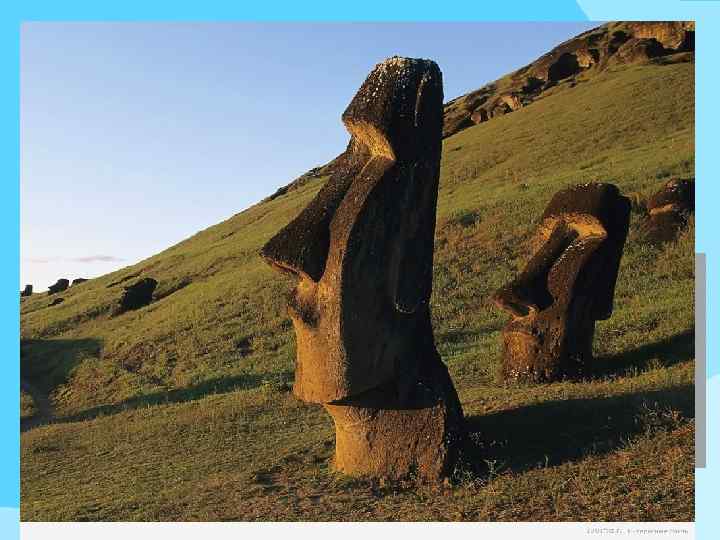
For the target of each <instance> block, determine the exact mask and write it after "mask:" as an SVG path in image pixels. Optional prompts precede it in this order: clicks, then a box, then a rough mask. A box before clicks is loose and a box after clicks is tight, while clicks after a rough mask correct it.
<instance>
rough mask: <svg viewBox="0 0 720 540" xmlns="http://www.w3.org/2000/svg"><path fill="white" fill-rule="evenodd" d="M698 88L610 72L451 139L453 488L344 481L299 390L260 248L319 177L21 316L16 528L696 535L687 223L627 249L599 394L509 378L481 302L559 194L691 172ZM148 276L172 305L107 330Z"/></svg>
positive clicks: (448, 290)
mask: <svg viewBox="0 0 720 540" xmlns="http://www.w3.org/2000/svg"><path fill="white" fill-rule="evenodd" d="M693 78H694V74H693V65H692V64H672V65H666V66H659V65H648V66H633V67H628V68H625V69H621V70H617V71H611V72H606V73H603V74H601V75H598V76H597V77H595V78H593V79H591V80H587V81H584V82H580V83H579V84H578V85H577V86H576V87H575V88H573V89H562V90H561V91H558V92H556V93H552V94H551V95H548V96H547V97H544V98H543V99H541V100H538V101H537V102H535V103H533V104H531V105H530V106H528V107H526V108H524V109H521V110H519V111H516V112H514V113H512V114H510V115H507V116H503V117H500V118H497V119H494V120H492V121H490V122H487V123H483V124H481V125H478V126H475V127H472V128H469V129H467V130H465V131H462V132H460V133H458V134H457V135H455V136H453V137H450V138H448V139H446V140H445V142H444V152H443V162H442V173H441V174H442V176H441V188H440V197H439V203H438V227H437V233H436V249H435V269H434V289H433V297H432V306H433V325H434V329H435V335H436V339H437V342H438V348H439V351H440V353H441V355H442V357H443V359H444V360H445V362H446V363H447V364H448V366H449V369H450V372H451V375H452V377H453V380H454V382H455V385H456V387H457V389H458V392H459V395H460V398H461V401H462V403H463V407H464V410H465V413H466V416H467V417H468V422H469V426H470V431H471V433H472V437H471V438H472V440H473V441H474V446H473V447H472V449H469V450H468V454H467V455H466V459H465V462H464V463H463V465H462V466H461V467H460V468H459V469H458V471H457V478H456V483H455V485H453V486H451V487H447V488H444V489H442V490H440V491H437V490H432V489H429V488H415V487H412V486H410V485H401V484H393V485H380V484H377V483H375V482H371V481H367V480H356V479H349V478H346V477H343V476H341V475H339V474H337V473H335V472H333V471H332V469H331V467H330V458H331V456H332V444H333V428H332V421H331V419H330V418H329V417H328V416H327V415H326V414H325V413H324V412H323V410H322V408H320V407H317V406H312V405H307V404H303V403H300V402H298V401H297V400H295V399H294V398H293V397H292V395H291V394H290V393H289V392H288V386H289V385H291V384H292V378H293V358H294V353H295V348H294V347H295V343H294V334H293V332H292V328H291V325H290V323H289V320H288V318H287V316H286V315H285V306H284V303H285V301H284V297H285V295H286V294H287V292H288V291H289V289H290V287H291V281H290V280H288V279H286V278H283V277H281V276H279V275H278V274H276V273H275V272H273V271H272V270H271V269H270V268H269V267H267V266H266V265H265V264H264V263H263V262H262V261H261V260H260V258H259V257H258V255H257V251H258V249H259V248H260V246H261V245H262V244H263V243H264V242H265V241H266V240H267V239H268V238H269V237H270V236H271V235H272V234H274V233H275V232H276V231H277V230H278V229H279V228H280V227H281V226H283V225H284V224H285V223H287V222H288V221H289V220H290V219H292V218H293V217H294V216H295V215H296V214H297V213H298V212H299V211H300V210H301V209H302V208H303V207H304V206H305V205H306V204H307V202H308V201H309V200H310V199H311V198H312V197H313V196H314V194H315V193H316V192H317V190H318V189H319V188H320V186H321V185H322V182H323V181H324V179H322V178H321V179H317V180H313V181H310V182H308V183H307V184H306V185H304V186H302V187H300V188H299V189H298V190H295V191H291V192H288V193H287V194H286V195H283V196H281V197H278V198H276V199H274V200H272V201H268V202H264V203H262V204H258V205H256V206H254V207H252V208H250V209H248V210H246V211H244V212H241V213H240V214H237V215H236V216H233V217H232V218H230V219H229V220H227V221H225V222H223V223H220V224H219V225H216V226H214V227H210V228H208V229H206V230H204V231H201V232H199V233H197V234H196V235H194V236H193V237H191V238H189V239H187V240H185V241H184V242H181V243H180V244H177V245H176V246H173V247H171V248H170V249H168V250H165V251H164V252H162V253H159V254H158V255H156V256H154V257H152V258H150V259H147V260H145V261H142V262H140V263H138V264H137V265H134V266H132V267H128V268H125V269H122V270H120V271H117V272H114V273H112V274H109V275H107V276H104V277H101V278H97V279H93V280H91V281H88V282H86V283H84V284H82V285H80V286H78V287H77V288H71V289H69V290H68V291H67V292H65V293H63V297H64V298H65V302H64V303H63V304H60V305H58V306H55V307H52V308H50V307H47V304H48V299H47V297H46V296H45V295H40V294H36V295H33V296H32V297H30V298H27V299H24V300H23V301H22V304H21V320H22V340H23V342H22V347H21V351H22V353H21V369H22V376H23V377H24V378H25V379H26V380H27V381H29V382H31V383H32V384H33V385H34V386H35V387H36V388H39V389H42V390H43V391H45V392H47V393H48V394H49V395H50V397H51V399H52V404H53V408H54V414H55V417H56V423H54V424H52V425H48V426H43V427H37V428H34V429H31V430H28V431H26V432H24V433H23V435H22V460H21V464H22V505H21V512H22V518H23V519H24V520H82V519H91V520H198V519H199V520H215V519H217V520H223V519H236V520H252V519H279V520H286V519H287V520H383V519H404V520H434V519H440V520H457V519H479V520H503V519H512V520H515V519H517V520H573V521H574V520H604V519H607V520H657V521H672V520H692V519H693V514H694V505H693V492H694V486H693V459H694V458H693V452H694V445H693V422H692V419H693V417H694V411H693V370H694V352H693V346H692V331H693V282H694V268H693V251H694V242H693V237H694V228H693V227H692V225H691V226H690V228H689V229H688V231H687V232H685V233H684V234H683V235H682V236H681V237H680V238H679V239H678V241H677V242H675V243H672V244H669V245H666V246H663V247H659V248H653V247H650V246H647V245H644V244H643V243H642V242H641V241H640V239H639V238H638V237H637V235H636V234H635V233H634V232H631V234H630V236H629V239H628V242H627V244H626V248H625V254H624V256H623V260H622V264H621V268H620V277H619V280H618V286H617V291H616V295H615V312H614V314H613V316H612V318H610V319H609V320H607V321H603V322H601V323H599V324H598V327H597V332H596V339H595V349H596V351H595V352H596V355H597V356H598V365H597V370H596V371H597V375H596V376H595V377H594V378H593V379H591V380H587V381H584V382H572V383H571V382H565V383H557V384H551V385H541V386H535V387H528V386H504V385H502V384H500V383H499V382H498V380H497V375H496V374H497V371H498V367H499V360H500V358H499V341H498V340H499V332H500V329H501V328H502V326H503V325H504V323H505V320H506V316H505V315H504V314H502V313H500V312H498V311H497V310H495V309H494V308H492V307H491V306H490V304H489V302H488V299H489V297H490V294H491V293H492V291H493V290H495V289H496V288H497V287H498V286H500V285H501V284H503V283H504V282H506V281H507V280H508V279H509V278H510V277H511V276H512V275H513V274H514V273H515V272H517V271H518V270H519V269H520V268H521V267H522V265H523V262H524V260H525V259H526V257H527V255H528V254H527V250H526V242H527V239H528V237H529V234H530V233H531V232H532V230H533V227H534V224H535V223H536V220H537V218H538V217H539V215H540V213H541V212H542V209H543V208H544V206H545V205H546V204H547V202H548V200H549V199H550V197H551V196H552V194H553V193H555V192H556V191H557V190H559V189H561V188H563V187H565V186H568V185H571V184H576V183H582V182H588V181H609V182H614V183H616V184H618V185H619V186H620V188H621V189H622V191H623V192H624V193H626V194H628V195H633V196H634V197H635V198H638V199H639V198H642V197H643V196H645V195H647V194H650V193H652V192H653V191H654V190H656V189H657V188H658V187H659V185H660V184H661V183H662V182H663V181H664V180H665V179H666V178H667V177H670V176H672V175H681V176H694V172H693V163H694V147H693V129H694V126H693V116H694V110H693V94H694V86H693ZM639 219H641V214H640V213H639V212H633V215H632V224H631V227H635V226H636V224H637V222H638V220H639ZM138 275H142V276H150V277H154V278H155V279H157V280H158V281H159V286H158V291H157V294H158V296H160V297H162V298H160V299H158V300H157V301H156V302H153V303H152V304H151V305H150V306H148V307H146V308H143V309H141V310H138V311H135V312H129V313H125V314H123V315H121V316H118V317H111V316H110V310H111V307H112V305H113V304H114V303H115V302H116V301H117V299H118V298H119V295H120V293H121V290H122V286H123V284H120V283H117V282H118V281H120V280H121V279H122V278H125V277H128V276H138ZM130 279H134V278H130ZM114 283H117V284H115V285H112V284H114ZM110 285H112V286H110ZM70 488H71V489H70Z"/></svg>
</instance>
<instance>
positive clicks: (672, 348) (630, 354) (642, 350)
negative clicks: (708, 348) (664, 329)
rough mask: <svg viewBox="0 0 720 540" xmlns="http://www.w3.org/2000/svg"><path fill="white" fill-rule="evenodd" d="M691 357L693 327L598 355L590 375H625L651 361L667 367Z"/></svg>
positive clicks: (693, 337)
mask: <svg viewBox="0 0 720 540" xmlns="http://www.w3.org/2000/svg"><path fill="white" fill-rule="evenodd" d="M691 358H695V329H694V328H691V329H690V330H687V331H685V332H681V333H680V334H675V335H674V336H671V337H669V338H666V339H663V340H660V341H658V342H656V343H649V344H647V345H642V346H640V347H637V348H635V349H631V350H629V351H624V352H622V353H620V354H614V355H611V356H604V357H603V356H600V357H598V358H597V360H596V362H595V366H594V369H593V373H592V376H593V377H607V376H608V375H625V374H627V372H628V371H631V370H632V369H638V370H641V371H642V370H645V369H647V368H648V367H649V366H650V363H651V362H652V361H655V362H659V363H660V364H661V365H662V367H669V366H672V365H675V364H678V363H680V362H682V361H685V360H689V359H691Z"/></svg>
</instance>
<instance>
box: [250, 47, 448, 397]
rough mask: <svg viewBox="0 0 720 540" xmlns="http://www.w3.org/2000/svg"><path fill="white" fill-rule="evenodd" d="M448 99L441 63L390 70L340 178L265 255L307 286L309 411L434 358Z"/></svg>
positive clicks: (300, 379)
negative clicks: (438, 214)
mask: <svg viewBox="0 0 720 540" xmlns="http://www.w3.org/2000/svg"><path fill="white" fill-rule="evenodd" d="M442 100H443V94H442V76H441V74H440V70H439V69H438V68H437V65H436V64H434V63H433V62H428V61H423V60H413V59H404V58H392V59H390V60H388V61H386V62H384V63H382V64H379V65H378V66H377V67H376V68H375V70H373V72H372V73H371V74H370V75H369V76H368V78H367V80H366V81H365V83H364V84H363V86H362V87H361V88H360V90H359V91H358V93H357V94H356V96H355V97H354V99H353V100H352V102H351V103H350V105H349V106H348V108H347V110H346V111H345V113H344V114H343V122H344V124H345V126H346V128H347V129H348V131H349V132H350V134H351V136H352V137H351V140H350V144H349V145H348V149H347V150H346V152H345V153H344V154H343V155H341V156H340V157H339V158H338V159H337V160H336V162H335V166H334V169H335V173H334V174H333V175H332V177H331V178H330V179H329V180H328V182H327V184H326V185H325V186H324V187H323V188H322V189H321V190H320V192H319V193H318V195H317V196H316V198H315V199H314V200H313V201H312V202H311V203H310V204H309V205H308V207H307V208H305V210H303V212H301V214H300V215H299V216H298V217H297V218H296V219H295V220H294V221H292V222H291V223H290V224H289V225H288V226H287V227H285V228H284V229H283V230H281V231H280V232H279V233H278V234H277V235H276V236H275V237H273V238H272V239H271V240H270V241H269V242H268V243H267V244H266V245H265V247H264V248H263V250H262V252H261V254H262V256H263V257H264V258H265V259H266V260H267V261H268V262H269V263H270V264H271V265H273V266H274V267H276V268H278V269H281V270H283V271H286V272H290V273H291V274H293V275H294V276H296V277H297V278H298V283H297V286H296V287H295V290H294V291H293V293H292V294H291V297H290V300H289V305H288V310H289V313H290V317H291V318H292V321H293V325H294V328H295V333H296V336H297V362H296V373H295V388H294V392H295V394H296V395H297V396H298V397H299V398H301V399H303V400H305V401H310V402H318V403H331V402H332V403H342V402H343V401H342V400H345V399H347V398H349V397H352V396H357V395H359V394H361V393H363V392H365V391H367V390H371V389H373V388H377V387H379V386H380V385H382V384H384V383H387V382H388V381H391V380H393V379H396V378H398V377H401V376H402V375H403V374H407V375H412V373H413V372H414V371H416V370H417V369H418V366H417V365H416V364H417V363H418V362H419V361H420V360H419V359H418V355H417V354H416V351H417V350H418V347H420V346H424V345H425V346H429V347H432V350H433V351H434V344H433V342H432V329H431V328H430V318H429V308H428V301H429V297H430V292H431V286H432V258H433V236H434V230H435V207H436V202H437V201H436V199H437V181H438V174H439V171H438V168H439V157H440V151H441V130H442ZM424 342H427V343H424Z"/></svg>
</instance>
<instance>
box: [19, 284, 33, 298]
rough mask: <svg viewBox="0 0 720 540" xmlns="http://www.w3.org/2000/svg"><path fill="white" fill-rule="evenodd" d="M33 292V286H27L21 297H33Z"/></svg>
mask: <svg viewBox="0 0 720 540" xmlns="http://www.w3.org/2000/svg"><path fill="white" fill-rule="evenodd" d="M32 292H33V286H32V285H25V288H24V289H23V290H22V291H20V296H32Z"/></svg>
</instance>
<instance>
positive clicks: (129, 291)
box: [115, 278, 157, 315]
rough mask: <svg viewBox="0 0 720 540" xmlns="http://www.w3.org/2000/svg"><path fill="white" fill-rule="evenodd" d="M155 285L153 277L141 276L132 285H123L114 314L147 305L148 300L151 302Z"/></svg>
mask: <svg viewBox="0 0 720 540" xmlns="http://www.w3.org/2000/svg"><path fill="white" fill-rule="evenodd" d="M155 287H157V281H155V280H154V279H153V278H143V279H141V280H139V281H136V282H135V283H133V284H132V285H130V286H128V287H125V290H124V292H123V295H122V297H121V298H120V302H119V303H118V308H117V310H116V312H115V314H116V315H119V314H121V313H125V312H126V311H129V310H133V309H139V308H141V307H144V306H147V305H148V304H149V303H150V302H152V295H153V291H154V290H155Z"/></svg>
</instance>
